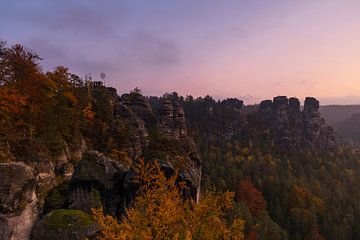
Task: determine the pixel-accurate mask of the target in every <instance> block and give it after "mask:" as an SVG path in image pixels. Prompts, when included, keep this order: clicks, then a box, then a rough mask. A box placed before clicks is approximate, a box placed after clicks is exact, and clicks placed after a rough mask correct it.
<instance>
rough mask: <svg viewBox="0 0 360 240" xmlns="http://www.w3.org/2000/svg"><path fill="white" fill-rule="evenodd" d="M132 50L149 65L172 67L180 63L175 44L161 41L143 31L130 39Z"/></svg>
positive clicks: (178, 51)
mask: <svg viewBox="0 0 360 240" xmlns="http://www.w3.org/2000/svg"><path fill="white" fill-rule="evenodd" d="M131 39H132V49H133V50H134V52H136V54H138V55H139V57H140V59H141V60H142V61H143V62H145V63H148V64H151V65H172V64H175V63H178V62H179V61H180V49H179V47H178V46H177V45H176V44H175V42H173V41H171V40H168V39H162V38H160V37H157V36H155V35H152V34H150V33H148V32H145V31H137V32H135V33H134V34H133V35H132V37H131Z"/></svg>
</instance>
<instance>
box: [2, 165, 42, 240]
mask: <svg viewBox="0 0 360 240" xmlns="http://www.w3.org/2000/svg"><path fill="white" fill-rule="evenodd" d="M0 176H1V179H2V182H1V184H0V239H1V240H8V239H11V240H25V239H28V238H29V236H30V233H31V230H32V227H33V225H34V224H35V222H36V220H37V218H38V215H39V209H38V206H37V201H38V199H37V196H36V187H37V186H36V179H35V176H34V174H33V169H32V168H31V167H29V166H27V165H26V164H24V163H20V162H16V163H15V162H12V163H1V164H0Z"/></svg>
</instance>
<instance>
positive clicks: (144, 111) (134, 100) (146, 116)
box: [121, 92, 156, 128]
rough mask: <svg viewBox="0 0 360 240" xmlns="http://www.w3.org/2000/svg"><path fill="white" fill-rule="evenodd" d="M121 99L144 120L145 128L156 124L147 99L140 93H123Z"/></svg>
mask: <svg viewBox="0 0 360 240" xmlns="http://www.w3.org/2000/svg"><path fill="white" fill-rule="evenodd" d="M121 101H122V103H123V104H124V105H126V106H127V107H129V108H130V109H131V111H133V112H134V113H135V114H136V116H138V117H139V118H140V119H141V120H143V121H144V122H145V126H146V128H151V127H153V126H154V125H156V118H155V115H154V113H153V111H152V109H151V107H150V104H149V102H148V101H147V99H146V98H145V97H144V96H143V95H141V94H140V93H136V92H131V93H130V94H123V95H122V96H121Z"/></svg>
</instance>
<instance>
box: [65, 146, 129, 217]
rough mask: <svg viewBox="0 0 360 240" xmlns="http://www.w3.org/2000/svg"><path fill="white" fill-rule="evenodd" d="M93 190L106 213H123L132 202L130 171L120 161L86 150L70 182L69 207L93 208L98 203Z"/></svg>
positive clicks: (117, 214) (87, 210) (87, 209)
mask: <svg viewBox="0 0 360 240" xmlns="http://www.w3.org/2000/svg"><path fill="white" fill-rule="evenodd" d="M94 191H96V192H98V193H99V194H100V196H99V197H100V199H101V200H100V199H97V200H100V201H101V202H100V204H102V205H103V207H104V210H105V212H106V213H108V214H111V215H113V216H117V217H120V216H121V215H122V214H123V213H124V212H125V208H126V207H127V206H128V205H129V204H130V203H131V202H132V200H133V197H134V193H135V192H134V189H133V186H132V183H131V173H130V172H129V170H128V169H127V168H126V167H125V166H123V165H122V164H121V163H119V162H117V161H115V160H112V159H110V158H108V157H105V156H104V155H103V154H101V153H99V152H97V151H90V152H88V153H86V155H85V156H84V158H83V159H82V160H81V161H80V162H79V164H78V166H77V168H76V170H75V173H74V175H73V178H72V180H71V183H70V195H69V201H70V203H69V204H70V206H69V207H70V208H71V209H79V210H83V211H85V212H90V210H91V208H93V207H95V205H97V204H98V203H97V202H94V201H97V200H96V199H93V198H94V196H93V195H94Z"/></svg>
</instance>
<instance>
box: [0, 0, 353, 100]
mask: <svg viewBox="0 0 360 240" xmlns="http://www.w3.org/2000/svg"><path fill="white" fill-rule="evenodd" d="M0 3H1V5H4V6H5V5H6V9H7V10H6V11H5V12H4V14H2V15H1V16H0V39H2V40H5V41H7V42H8V45H12V44H15V43H19V44H22V45H24V46H25V47H28V48H29V49H32V50H33V51H35V52H36V53H38V54H39V55H40V57H42V58H43V61H42V62H41V65H42V66H43V69H44V70H52V69H53V68H54V67H56V66H58V65H64V66H65V67H68V68H69V69H70V71H71V72H73V73H75V74H78V75H79V76H84V75H86V74H89V73H90V74H92V76H93V78H94V79H96V78H100V77H99V74H100V72H104V73H106V75H107V78H106V83H107V85H109V86H113V87H115V88H116V89H117V90H118V92H128V91H130V90H131V89H134V88H135V87H139V88H140V89H142V91H143V93H144V94H145V95H157V96H159V95H161V94H163V93H166V92H173V91H176V92H178V93H179V94H180V95H184V96H185V95H192V96H194V97H197V96H206V95H210V96H213V97H214V99H225V98H238V99H241V100H244V102H245V104H252V103H256V102H257V103H259V102H260V101H261V100H264V99H272V98H273V97H274V96H279V95H285V96H289V97H290V96H294V97H297V98H299V99H301V100H302V102H303V99H304V98H305V97H307V96H313V97H316V98H317V99H318V100H319V101H320V104H321V105H322V106H324V105H354V104H360V94H359V93H360V81H359V77H360V68H359V67H358V59H360V46H359V44H358V42H360V41H359V40H360V32H359V31H357V30H358V29H359V27H360V15H358V12H359V10H360V2H357V1H347V2H343V1H340V0H333V1H325V0H321V1H317V2H313V1H309V0H306V1H301V2H291V3H290V2H288V1H284V0H275V1H248V0H243V1H224V2H216V1H206V2H205V1H197V2H191V1H187V0H186V1H181V2H179V1H176V2H168V1H161V0H156V1H152V2H151V3H149V2H146V1H137V2H134V1H127V0H126V1H107V2H104V3H101V4H98V3H96V2H95V1H78V2H76V3H74V2H72V1H64V2H47V1H41V0H36V1H31V2H30V1H17V2H14V1H8V0H0ZM44 19H46V20H44ZM14 29H15V30H14ZM335 32H336V34H334V33H335ZM242 98H244V99H242Z"/></svg>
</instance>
